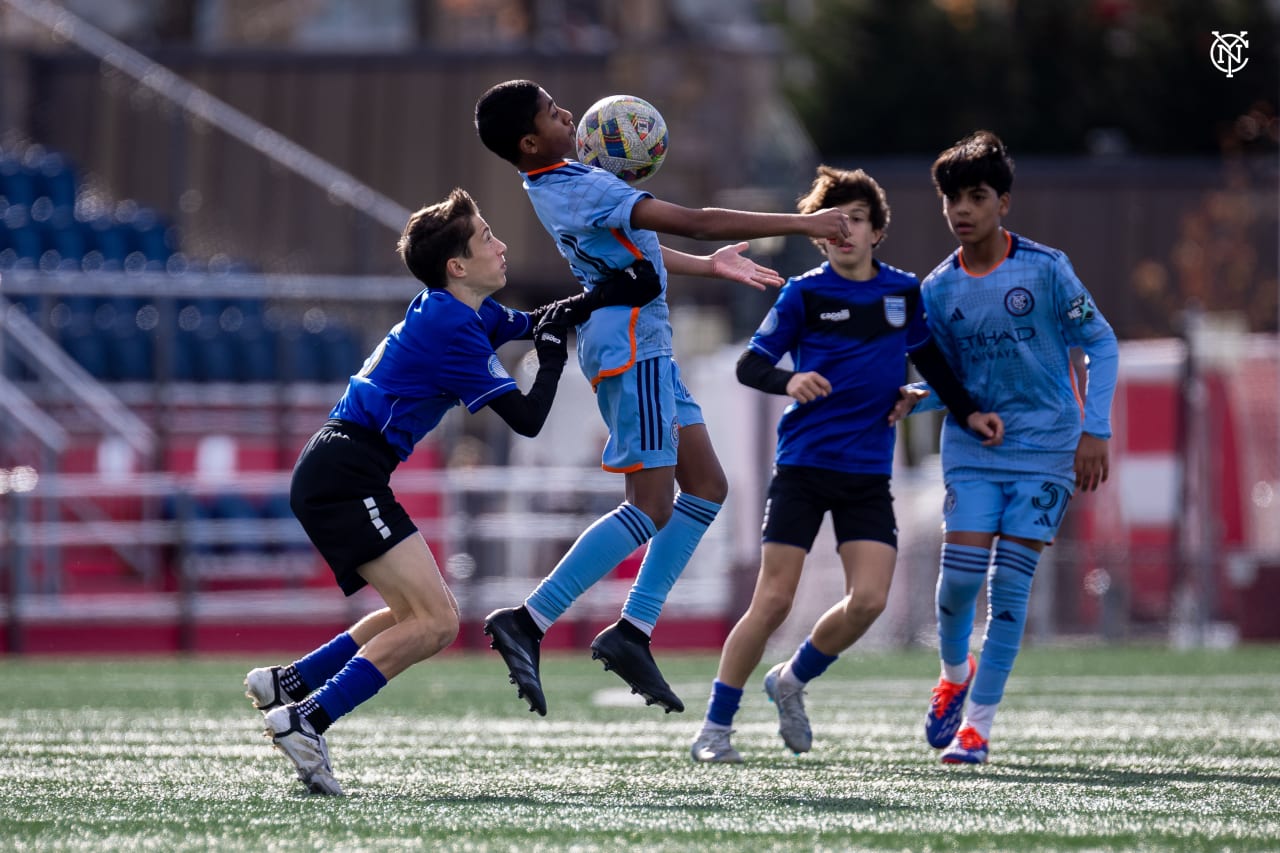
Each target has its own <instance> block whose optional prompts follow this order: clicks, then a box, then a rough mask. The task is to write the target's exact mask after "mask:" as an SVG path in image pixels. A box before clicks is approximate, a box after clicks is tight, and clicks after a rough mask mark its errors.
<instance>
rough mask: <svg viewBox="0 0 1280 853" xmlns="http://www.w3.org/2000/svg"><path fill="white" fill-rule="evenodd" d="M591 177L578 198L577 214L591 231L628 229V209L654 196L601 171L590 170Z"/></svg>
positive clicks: (629, 222)
mask: <svg viewBox="0 0 1280 853" xmlns="http://www.w3.org/2000/svg"><path fill="white" fill-rule="evenodd" d="M590 178H591V180H590V183H589V184H588V185H587V186H586V188H585V189H584V190H583V192H582V195H581V197H580V199H579V203H580V204H581V208H580V209H579V211H578V213H579V215H580V216H581V217H582V219H583V220H584V221H585V223H586V224H587V225H589V226H590V227H592V228H604V229H611V228H621V229H627V228H630V227H631V210H632V209H633V208H634V207H635V206H636V204H637V202H639V201H640V200H641V199H646V198H652V197H653V196H652V194H651V193H647V192H644V191H643V190H638V189H636V188H634V187H632V186H630V185H628V184H627V182H626V181H624V180H622V179H621V178H619V177H617V176H616V175H612V174H610V173H608V172H606V171H604V170H603V169H596V170H593V171H592V172H591V175H590Z"/></svg>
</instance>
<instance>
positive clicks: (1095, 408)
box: [895, 130, 1118, 764]
mask: <svg viewBox="0 0 1280 853" xmlns="http://www.w3.org/2000/svg"><path fill="white" fill-rule="evenodd" d="M933 180H934V184H935V185H936V186H937V189H938V194H939V195H940V196H941V197H942V200H943V201H942V211H943V215H944V216H946V218H947V224H948V225H949V226H950V228H951V231H952V233H953V234H955V236H956V239H957V240H959V242H960V247H959V248H958V249H957V250H956V251H955V252H954V253H952V254H951V256H950V257H948V258H947V259H946V260H944V261H943V262H942V263H941V264H939V265H938V267H937V268H936V269H935V270H934V271H933V272H932V273H930V274H929V276H928V277H927V278H925V280H924V284H923V285H922V286H921V291H922V293H923V296H924V305H925V312H926V314H927V316H928V320H929V327H930V329H931V330H932V331H933V336H934V339H935V340H936V341H937V342H938V347H939V348H940V349H941V350H942V352H943V354H944V355H945V357H946V359H947V361H948V362H949V363H950V364H951V366H952V368H953V369H954V370H955V372H956V374H957V375H958V376H959V377H960V379H961V381H962V382H963V383H964V386H965V388H967V389H968V391H969V393H970V395H972V397H973V399H974V400H975V401H976V402H977V404H978V406H979V408H982V409H987V410H991V411H995V412H999V414H1000V416H1001V417H1002V418H1003V419H1004V425H1005V437H1004V443H1003V444H1001V445H1000V446H999V447H987V446H984V445H983V444H982V443H981V442H979V441H976V440H975V439H974V437H973V436H972V435H970V434H969V433H967V432H966V431H965V430H963V429H961V428H959V425H958V424H957V423H955V421H954V418H952V417H948V418H947V420H946V421H945V423H944V425H943V428H942V466H943V476H944V479H945V484H946V499H945V503H944V506H943V515H944V519H945V526H946V535H945V538H944V543H943V546H942V559H941V572H940V574H939V577H938V586H937V593H936V606H937V619H938V639H939V643H940V653H941V657H942V674H941V677H940V679H939V681H938V685H937V686H936V687H935V688H934V690H933V696H932V699H931V702H930V706H929V712H928V714H927V716H926V718H925V735H926V738H927V739H928V741H929V744H930V745H931V746H934V747H936V748H941V749H943V752H942V761H943V762H944V763H947V764H982V763H985V762H986V761H987V757H988V753H989V745H988V743H989V738H990V733H991V725H992V721H993V720H994V718H995V714H996V709H997V707H998V705H999V703H1000V699H1001V697H1002V696H1003V695H1004V687H1005V682H1006V681H1007V680H1008V678H1009V673H1010V672H1011V671H1012V669H1013V663H1014V659H1015V658H1016V657H1017V654H1018V648H1019V646H1020V644H1021V640H1022V633H1023V629H1024V627H1025V625H1026V616H1027V601H1028V598H1029V596H1030V592H1031V582H1032V578H1033V576H1034V574H1035V568H1036V563H1037V562H1038V560H1039V559H1040V553H1041V551H1042V550H1043V549H1044V547H1045V545H1047V544H1049V543H1050V542H1052V541H1053V538H1054V536H1055V535H1056V533H1057V531H1058V526H1059V525H1060V524H1061V523H1062V518H1063V514H1064V513H1065V512H1066V509H1067V504H1068V502H1069V501H1070V499H1071V495H1072V493H1073V491H1074V490H1075V489H1084V490H1085V491H1093V490H1095V489H1097V488H1098V486H1099V484H1101V483H1102V482H1104V481H1105V480H1106V479H1107V475H1108V452H1107V440H1108V439H1109V438H1110V437H1111V422H1110V412H1111V399H1112V396H1113V394H1114V392H1115V384H1116V371H1117V364H1118V348H1117V345H1116V337H1115V333H1114V332H1113V331H1112V330H1111V326H1110V325H1109V324H1108V323H1107V321H1106V319H1104V318H1103V316H1102V314H1101V313H1100V312H1099V311H1098V309H1097V307H1096V306H1095V305H1094V303H1093V298H1092V297H1091V296H1090V295H1089V292H1088V291H1087V290H1085V288H1084V285H1082V284H1081V283H1080V280H1079V279H1078V278H1077V277H1076V274H1075V272H1074V270H1072V268H1071V263H1070V261H1068V260H1067V256H1066V255H1064V254H1063V253H1062V252H1060V251H1058V250H1056V249H1051V248H1049V247H1047V246H1042V245H1040V244H1039V243H1034V242H1032V241H1031V240H1028V239H1026V238H1025V237H1021V236H1019V235H1017V234H1014V233H1012V232H1010V231H1007V230H1005V229H1004V228H1003V227H1002V226H1001V224H1000V223H1001V219H1002V218H1003V217H1004V216H1005V215H1007V214H1008V212H1009V198H1010V196H1009V193H1010V190H1011V188H1012V186H1013V161H1012V160H1011V159H1010V157H1009V155H1008V153H1007V152H1006V151H1005V147H1004V144H1003V143H1002V142H1001V141H1000V139H999V138H998V137H997V136H996V135H995V134H993V133H991V132H989V131H985V130H984V131H978V132H977V133H974V134H972V135H970V136H968V137H966V138H965V139H962V140H961V141H959V142H958V143H956V144H955V145H954V146H952V147H951V148H949V149H947V150H946V151H944V152H942V154H941V155H940V156H939V157H938V159H937V160H936V161H935V163H934V164H933ZM1072 347H1079V348H1080V349H1081V350H1083V351H1084V353H1085V355H1086V356H1087V357H1088V365H1089V373H1088V395H1087V397H1086V398H1085V400H1084V404H1083V417H1082V412H1081V403H1080V399H1079V397H1078V395H1077V394H1076V391H1075V389H1074V387H1073V385H1072V380H1071V373H1072V367H1071V352H1070V351H1071V348H1072ZM921 393H925V392H924V391H922V390H916V391H915V392H913V393H912V394H911V396H910V398H909V400H908V402H906V403H904V404H903V405H902V406H901V407H900V408H899V409H898V410H896V412H895V417H897V416H900V415H901V414H902V413H904V412H905V411H908V410H909V406H910V404H911V402H913V401H914V400H916V399H918V398H919V395H920V394H921ZM922 408H923V407H922ZM1082 421H1083V422H1082ZM993 543H994V544H995V548H994V556H993V554H992V544H993ZM984 581H985V582H986V584H987V602H988V612H987V630H986V636H985V637H984V638H983V641H982V650H981V658H980V660H979V661H977V662H975V661H974V658H973V656H972V655H971V654H970V653H969V641H970V635H971V634H972V632H973V625H974V618H975V601H976V599H977V596H978V593H979V591H980V590H981V588H982V585H983V582H984ZM971 687H972V690H970V688H971ZM970 694H971V695H970ZM966 697H968V698H969V699H970V701H969V706H968V710H967V712H966V711H965V699H966Z"/></svg>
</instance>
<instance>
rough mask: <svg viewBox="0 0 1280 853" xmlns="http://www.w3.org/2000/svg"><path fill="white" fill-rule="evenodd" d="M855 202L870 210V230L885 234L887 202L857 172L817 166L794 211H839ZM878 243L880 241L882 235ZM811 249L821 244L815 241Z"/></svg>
mask: <svg viewBox="0 0 1280 853" xmlns="http://www.w3.org/2000/svg"><path fill="white" fill-rule="evenodd" d="M855 201H862V202H866V204H867V207H868V208H869V209H870V217H871V227H872V229H874V230H876V231H881V232H886V231H888V230H889V218H890V211H889V198H888V196H886V195H885V194H884V188H882V187H881V186H880V185H879V184H878V183H876V180H875V178H873V177H871V176H870V175H868V174H867V173H866V172H864V171H862V170H861V169H853V170H852V171H850V170H848V169H836V168H833V167H831V166H819V167H818V174H817V177H815V178H814V179H813V184H812V186H810V187H809V191H808V192H807V193H805V194H804V195H802V196H800V199H799V201H797V202H796V210H798V211H800V212H801V213H814V212H816V211H819V210H822V209H824V208H827V207H839V206H840V205H842V204H849V203H851V202H855ZM880 239H882V240H883V239H884V235H883V234H882V235H881V238H880ZM814 245H816V246H817V247H818V249H819V250H821V249H822V246H823V242H822V241H820V240H815V241H814ZM876 245H879V243H877V244H876Z"/></svg>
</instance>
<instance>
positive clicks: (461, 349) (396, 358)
mask: <svg viewBox="0 0 1280 853" xmlns="http://www.w3.org/2000/svg"><path fill="white" fill-rule="evenodd" d="M529 327H530V319H529V315H528V314H525V313H524V312H522V311H515V310H512V309H510V308H507V307H506V306H503V305H500V304H498V303H497V302H495V301H494V300H493V299H486V300H485V301H484V302H483V303H481V305H480V310H479V311H473V310H472V309H471V308H469V307H468V306H467V305H465V304H464V303H462V302H460V301H458V299H456V298H455V297H454V296H453V294H451V293H449V292H448V291H447V290H424V291H422V292H421V293H419V294H418V295H417V297H416V298H415V299H414V300H413V302H411V303H410V304H409V308H408V310H407V311H405V315H404V320H402V321H401V322H399V323H397V324H396V325H395V327H394V328H392V329H391V331H390V332H388V333H387V336H386V338H384V339H383V340H382V343H380V344H378V346H377V348H376V349H374V351H373V354H372V355H370V356H369V357H368V358H367V359H365V362H364V366H363V367H361V368H360V372H359V373H357V374H356V375H355V376H352V377H351V380H350V382H348V383H347V392H346V393H345V394H343V395H342V399H341V400H339V401H338V404H337V405H336V406H334V407H333V411H331V412H329V417H331V418H342V419H343V420H346V421H352V422H353V423H357V424H360V425H362V426H365V427H368V428H369V429H373V430H377V431H378V432H380V433H382V435H383V437H384V438H386V440H387V442H388V443H389V444H390V445H391V446H392V447H393V448H394V449H395V451H396V454H397V455H399V457H400V458H401V459H408V458H409V454H410V453H412V452H413V448H414V445H416V444H417V443H418V442H419V441H420V440H422V437H423V436H425V435H426V434H427V433H429V432H430V431H431V430H432V429H434V428H435V426H436V424H438V423H440V419H441V418H443V417H444V414H445V412H447V411H449V409H451V408H453V407H454V406H456V405H458V404H459V403H461V404H462V405H464V406H466V407H467V410H468V411H470V412H472V413H475V412H476V411H479V410H480V409H482V408H484V406H486V405H488V404H489V403H490V402H492V401H493V400H494V398H496V397H498V396H500V395H502V394H505V393H507V392H508V391H513V390H516V387H517V386H516V383H515V380H513V379H512V378H511V376H510V375H508V374H507V371H506V369H505V368H504V367H503V366H502V362H501V361H500V360H499V359H498V355H497V353H496V352H494V350H496V349H497V348H498V347H499V346H500V345H502V344H504V343H506V342H507V341H511V340H515V339H516V338H519V337H522V336H523V335H525V334H526V333H527V332H528V331H529Z"/></svg>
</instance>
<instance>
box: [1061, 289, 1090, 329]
mask: <svg viewBox="0 0 1280 853" xmlns="http://www.w3.org/2000/svg"><path fill="white" fill-rule="evenodd" d="M1096 312H1097V309H1095V308H1094V307H1093V302H1091V301H1090V299H1089V297H1088V296H1086V295H1085V294H1083V293H1082V294H1080V295H1079V296H1077V297H1076V298H1075V299H1072V300H1071V304H1070V305H1068V306H1067V319H1068V320H1074V321H1075V322H1076V323H1078V324H1080V325H1081V326H1083V325H1084V324H1085V323H1087V322H1089V321H1090V320H1092V319H1093V315H1094V314H1095V313H1096Z"/></svg>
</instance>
